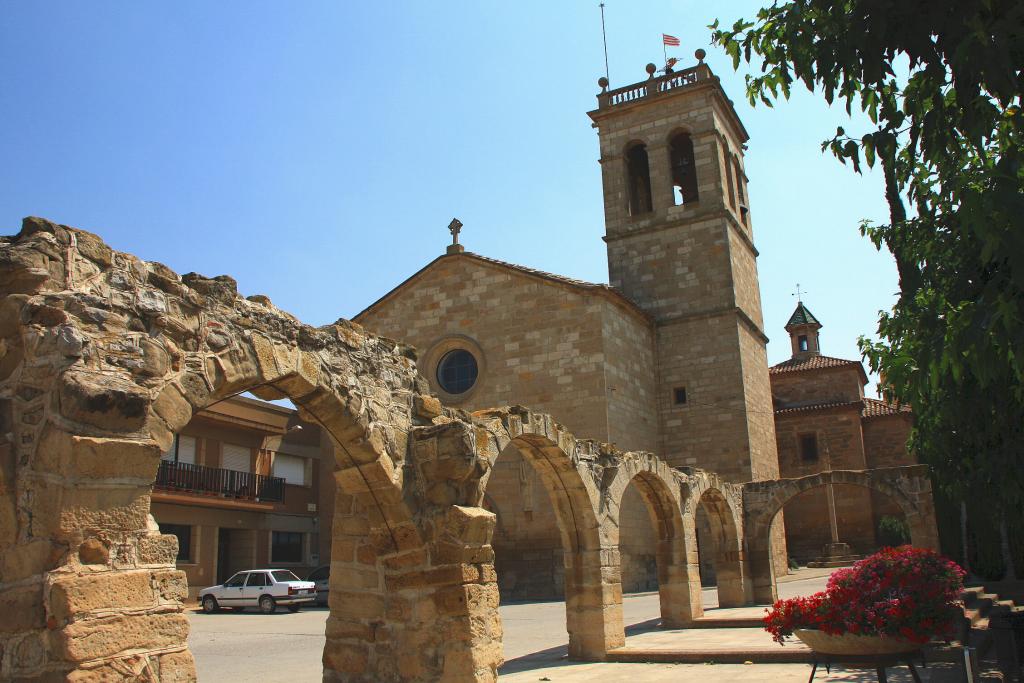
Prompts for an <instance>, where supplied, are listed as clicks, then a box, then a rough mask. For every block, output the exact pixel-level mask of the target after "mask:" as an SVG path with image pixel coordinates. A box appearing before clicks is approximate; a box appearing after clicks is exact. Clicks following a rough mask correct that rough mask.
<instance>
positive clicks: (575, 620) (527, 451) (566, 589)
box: [483, 433, 625, 659]
mask: <svg viewBox="0 0 1024 683" xmlns="http://www.w3.org/2000/svg"><path fill="white" fill-rule="evenodd" d="M552 436H557V435H552ZM503 463H505V464H503ZM525 468H528V469H525ZM484 486H485V488H484V493H483V495H484V502H485V503H486V501H487V500H488V499H490V501H491V503H490V504H491V505H492V506H494V507H495V508H496V510H495V514H496V515H497V516H498V519H497V525H498V526H499V527H501V528H502V529H503V530H504V531H503V532H502V533H501V534H496V535H495V537H494V540H493V541H492V542H493V543H497V545H495V546H494V551H495V569H496V572H497V574H498V577H497V580H498V585H499V587H501V586H503V585H504V586H505V593H506V595H512V596H513V597H514V596H515V595H516V591H520V594H526V595H528V594H529V591H533V592H535V593H537V594H541V595H549V596H551V597H559V594H561V596H564V599H565V612H566V630H567V631H568V634H569V656H570V657H573V658H579V659H600V658H603V656H604V653H605V652H607V650H608V649H609V648H613V647H619V646H621V645H622V644H624V643H625V635H624V630H623V626H622V603H621V587H620V585H619V584H618V583H617V582H613V581H612V580H611V578H610V576H609V569H608V563H609V561H610V558H609V556H608V553H607V552H603V548H602V540H601V535H600V529H599V526H598V521H597V515H596V512H595V510H594V503H593V501H594V500H596V494H595V491H594V490H593V487H591V488H590V489H588V486H587V484H586V482H585V481H584V479H583V477H582V476H581V474H580V472H579V471H578V470H577V469H576V465H575V464H574V462H573V460H572V458H570V457H569V455H567V454H566V453H565V451H563V450H562V449H561V448H560V447H559V445H558V443H557V438H555V439H552V438H548V436H542V435H539V434H530V433H523V434H521V435H519V436H517V437H516V438H514V439H512V440H511V441H510V442H508V443H507V445H505V447H504V448H502V449H501V450H500V451H499V452H498V453H497V455H496V456H495V457H494V458H493V460H492V462H491V470H490V472H489V473H488V474H487V475H486V477H485V480H484ZM524 505H525V506H528V507H530V508H531V509H530V510H529V511H530V512H535V513H536V515H533V514H531V515H529V517H530V519H529V521H527V515H526V512H527V510H525V509H523V508H522V507H517V506H524ZM553 530H554V531H555V532H557V544H558V546H557V547H555V545H554V544H555V542H556V541H555V538H553V535H552V531H553ZM531 541H534V542H541V543H542V544H543V546H544V547H543V548H540V552H538V553H536V557H535V558H534V559H535V560H539V561H536V562H532V563H531V562H528V561H523V560H522V557H521V556H522V555H524V554H525V555H528V556H530V557H534V555H533V554H532V553H533V551H534V549H533V548H531V547H529V546H528V545H526V544H527V543H529V542H531ZM559 562H560V563H561V566H560V567H559V566H556V565H557V563H559ZM531 564H532V565H533V566H531ZM503 572H504V573H506V577H503V576H502V573H503ZM508 573H511V574H514V576H512V577H511V578H509V577H508V576H507V574H508Z"/></svg>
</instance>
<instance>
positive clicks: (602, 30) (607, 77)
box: [598, 2, 612, 83]
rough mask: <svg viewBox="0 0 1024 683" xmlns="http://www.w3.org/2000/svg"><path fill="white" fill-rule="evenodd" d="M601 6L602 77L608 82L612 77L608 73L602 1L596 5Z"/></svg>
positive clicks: (606, 35)
mask: <svg viewBox="0 0 1024 683" xmlns="http://www.w3.org/2000/svg"><path fill="white" fill-rule="evenodd" d="M598 7H600V8H601V39H602V40H603V41H604V77H605V80H607V81H608V83H611V82H612V77H611V76H610V75H609V74H608V34H607V33H605V30H604V3H603V2H602V3H601V4H599V5H598Z"/></svg>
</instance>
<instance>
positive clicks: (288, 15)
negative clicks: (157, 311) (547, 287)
mask: <svg viewBox="0 0 1024 683" xmlns="http://www.w3.org/2000/svg"><path fill="white" fill-rule="evenodd" d="M606 4H607V8H606V15H607V23H608V48H609V53H610V62H611V68H610V71H611V80H612V86H613V87H616V86H621V85H626V84H628V83H632V82H635V81H639V80H643V78H645V77H646V74H645V73H644V65H645V64H646V63H647V62H649V61H658V60H660V58H661V42H660V34H661V33H662V32H666V33H670V34H673V35H676V36H678V37H679V38H680V39H681V40H682V47H680V48H677V49H675V50H674V51H671V52H670V54H674V55H676V56H678V57H680V58H682V60H683V63H684V64H687V65H688V64H690V63H692V62H693V58H692V55H693V51H694V50H695V49H696V48H699V47H703V48H705V49H706V50H707V51H708V58H707V62H708V63H709V64H710V65H711V67H712V69H713V70H714V71H715V72H716V73H717V74H718V75H719V76H721V78H722V80H723V85H724V87H725V89H726V91H727V93H728V94H729V96H730V97H731V98H732V99H733V100H734V101H735V102H736V107H737V111H738V112H739V115H740V117H741V118H742V119H743V121H744V123H745V125H746V127H747V129H748V131H749V132H750V135H751V141H750V143H749V151H748V153H747V160H746V168H747V173H748V175H749V177H750V203H751V215H752V217H753V226H754V236H755V242H756V244H757V246H758V248H759V250H760V252H761V257H760V260H759V269H760V276H761V295H762V300H763V305H764V314H765V325H766V331H767V333H768V336H769V337H770V338H771V339H772V341H771V343H770V344H769V361H770V362H772V363H775V362H779V361H781V360H785V359H786V358H787V357H788V356H789V344H788V338H787V337H786V335H785V332H784V331H783V329H782V326H783V325H784V324H785V322H786V319H787V318H788V316H789V314H790V313H791V312H792V309H793V308H794V306H795V298H794V297H793V296H791V293H792V292H793V290H794V286H795V283H797V282H799V283H801V286H802V288H803V290H804V291H805V292H807V294H806V295H805V297H804V301H805V303H806V304H807V305H808V306H809V307H810V309H811V310H812V311H813V312H814V313H815V315H816V316H817V317H818V318H819V319H820V320H821V321H822V322H823V323H824V325H825V328H824V329H823V330H822V344H823V350H824V352H825V353H826V354H828V355H834V356H839V357H844V358H858V357H859V355H858V352H857V348H856V338H857V336H858V335H860V334H870V333H873V332H874V330H875V327H876V320H877V312H878V310H879V309H882V308H888V307H890V306H891V305H892V302H893V300H894V293H895V292H896V290H897V281H896V274H895V267H894V266H893V263H892V259H891V258H890V257H889V256H888V254H886V253H881V254H880V253H878V252H876V251H875V249H874V247H873V246H871V244H870V243H869V242H868V241H867V240H866V239H864V238H862V237H860V235H859V233H858V231H857V227H858V224H859V221H860V220H861V219H865V218H866V219H872V220H876V221H884V220H885V218H886V210H885V204H884V200H883V196H882V183H881V178H880V174H878V173H874V174H868V175H867V176H866V177H858V176H856V175H855V174H853V172H852V171H851V170H849V169H848V168H846V167H844V166H842V165H840V164H839V162H837V161H835V160H834V159H833V158H832V157H831V156H828V155H823V154H822V153H821V151H820V146H819V143H820V142H821V141H822V140H824V139H825V138H827V137H828V136H829V135H830V134H831V133H832V132H833V131H834V130H835V127H836V125H844V126H846V127H847V128H850V127H851V126H850V123H849V121H848V120H847V118H846V115H845V112H844V111H842V110H841V109H840V108H833V109H831V110H830V109H829V108H827V107H826V106H825V105H824V103H823V102H821V101H820V100H819V99H818V98H816V97H813V96H810V95H807V94H805V93H803V92H798V93H795V96H794V97H793V99H792V100H791V101H790V102H788V103H784V104H781V105H779V106H778V107H777V108H775V109H769V108H766V107H763V106H758V107H756V108H751V107H750V106H749V105H748V104H747V103H746V99H745V97H744V95H743V79H742V75H741V74H736V73H734V72H733V70H732V68H731V64H730V63H729V62H728V60H727V59H726V57H725V56H724V54H722V53H721V52H720V51H719V50H718V49H716V48H712V47H711V46H710V45H709V35H710V31H709V30H708V29H707V28H706V26H707V24H709V23H711V22H712V21H713V20H714V19H715V18H716V17H718V18H721V19H722V20H723V22H728V23H731V22H732V21H733V20H734V19H736V18H738V17H740V16H750V15H753V14H754V12H756V9H757V7H758V6H759V5H760V3H759V2H748V1H746V0H731V1H726V2H720V3H715V4H714V5H713V7H712V6H710V5H709V4H708V3H706V2H697V1H695V0H685V1H675V2H667V1H662V2H656V1H652V2H627V1H626V0H608V1H607V3H606ZM603 71H604V61H603V54H602V48H601V25H600V14H599V10H598V7H597V3H596V2H550V1H548V2H542V1H530V0H526V1H521V2H517V3H498V2H489V1H488V2H473V3H470V2H457V3H449V2H433V3H426V2H389V3H355V2H289V3H283V2H281V3H267V2H252V1H246V2H217V3H212V2H189V1H182V0H180V1H178V2H175V3H155V2H153V3H149V2H147V3H135V2H127V1H124V2H91V3H84V2H70V1H69V2H34V3H13V2H8V3H5V4H4V5H3V8H2V9H0V107H2V109H0V111H2V113H3V125H2V126H0V162H2V163H0V234H13V233H15V232H17V230H18V228H19V225H20V220H21V218H22V217H23V216H27V215H40V216H45V217H47V218H50V219H52V220H56V221H59V222H62V223H67V224H70V225H73V226H76V227H80V228H84V229H86V230H91V231H94V232H97V233H98V234H100V235H101V236H102V237H103V238H104V239H105V240H106V241H107V242H108V243H109V244H110V245H111V246H113V247H114V248H116V249H120V250H123V251H129V252H132V253H134V254H137V255H139V256H141V257H143V258H146V259H150V260H157V261H160V262H162V263H165V264H167V265H168V266H170V267H171V268H173V269H175V270H176V271H178V272H179V273H186V272H189V271H196V272H200V273H203V274H205V275H211V276H212V275H218V274H222V273H226V274H230V275H232V276H233V277H235V278H236V279H237V280H238V282H239V289H240V290H241V291H242V293H243V294H246V295H249V294H256V293H262V294H266V295H268V296H270V297H271V299H273V300H274V302H275V303H276V304H277V305H279V306H281V307H282V308H284V309H286V310H289V311H291V312H292V313H294V314H296V315H298V316H299V317H300V318H301V319H303V320H304V321H306V322H309V323H313V324H324V323H327V322H331V321H333V320H335V319H337V318H339V317H350V316H352V315H354V314H355V313H357V312H358V311H360V310H361V309H362V308H364V307H365V306H366V305H367V304H369V303H371V302H372V301H374V300H375V299H377V298H378V297H379V296H381V295H382V294H384V293H385V292H386V291H388V290H389V289H390V288H391V287H393V286H394V285H396V284H398V283H399V282H401V281H402V280H403V279H404V278H405V277H407V276H408V275H410V274H411V273H413V272H415V271H416V270H418V269H419V268H420V267H422V266H423V265H424V264H425V263H427V262H428V261H429V260H431V259H433V258H434V257H435V256H437V255H439V254H441V253H442V252H443V250H444V248H445V246H446V244H447V243H448V242H449V240H450V236H449V234H448V231H447V229H446V226H447V225H448V222H449V221H450V220H451V218H452V217H453V216H458V217H459V218H460V219H461V220H462V221H463V223H464V224H465V228H464V230H463V236H462V237H463V239H462V241H463V242H464V243H465V244H466V246H467V248H468V249H469V250H471V251H475V252H477V253H480V254H484V255H487V256H491V257H494V258H499V259H503V260H507V261H512V262H515V263H521V264H523V265H528V266H531V267H534V268H540V269H543V270H548V271H552V272H556V273H561V274H564V275H568V276H571V277H575V278H580V279H585V280H592V281H601V282H606V281H607V277H608V272H607V262H606V257H605V249H604V243H603V242H602V241H601V235H602V234H603V230H604V228H603V226H604V218H603V208H602V199H601V181H600V169H599V167H598V164H597V157H598V146H597V136H596V133H595V131H594V130H593V129H592V128H591V127H590V120H589V119H588V118H587V116H586V112H587V111H588V110H589V109H593V108H594V107H595V105H596V100H595V98H594V96H595V94H596V93H597V91H598V87H597V85H596V81H597V78H598V77H599V76H601V75H602V74H603ZM853 129H854V130H855V129H856V123H855V124H854V125H853Z"/></svg>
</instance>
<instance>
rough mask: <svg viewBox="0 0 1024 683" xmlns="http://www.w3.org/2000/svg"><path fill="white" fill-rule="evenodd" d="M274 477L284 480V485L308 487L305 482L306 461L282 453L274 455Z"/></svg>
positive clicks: (307, 483)
mask: <svg viewBox="0 0 1024 683" xmlns="http://www.w3.org/2000/svg"><path fill="white" fill-rule="evenodd" d="M274 476H275V477H280V478H281V479H284V481H285V483H286V484H294V485H296V486H308V485H309V482H308V481H306V459H305V458H300V457H298V456H294V455H285V454H284V453H275V454H274Z"/></svg>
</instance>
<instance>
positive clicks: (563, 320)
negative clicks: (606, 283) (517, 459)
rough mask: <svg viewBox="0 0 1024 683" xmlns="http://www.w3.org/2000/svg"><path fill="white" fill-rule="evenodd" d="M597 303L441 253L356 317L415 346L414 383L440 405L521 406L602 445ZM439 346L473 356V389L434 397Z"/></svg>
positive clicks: (604, 413) (604, 414)
mask: <svg viewBox="0 0 1024 683" xmlns="http://www.w3.org/2000/svg"><path fill="white" fill-rule="evenodd" d="M604 305H605V304H604V302H603V301H601V300H600V299H598V298H596V297H589V296H581V295H580V294H578V293H576V292H574V291H572V290H571V289H569V288H568V287H565V286H559V285H552V284H549V283H547V282H542V281H539V280H537V279H535V278H530V277H528V276H523V275H517V274H514V273H512V272H511V271H509V270H508V269H505V268H501V267H498V266H494V265H490V264H486V263H483V262H481V261H479V260H475V259H472V258H470V257H464V256H449V257H446V258H443V259H441V260H440V261H438V262H437V263H435V264H434V265H433V266H432V267H430V268H428V269H427V270H426V271H425V272H423V273H422V274H421V275H420V276H419V277H418V278H417V279H416V280H415V282H414V283H412V284H411V286H405V287H403V288H401V289H400V290H399V291H397V292H395V293H394V294H393V295H392V296H391V297H390V298H389V299H388V300H387V301H386V302H384V303H383V304H380V305H377V306H374V307H372V308H371V309H369V310H368V311H366V312H364V313H363V314H361V315H360V316H359V317H357V320H358V321H359V322H360V323H361V324H363V325H365V326H366V327H367V329H370V330H373V331H374V332H376V333H378V334H382V335H386V336H389V337H392V338H394V339H401V340H403V341H405V342H407V343H409V344H412V345H414V346H416V348H418V349H419V350H420V367H421V372H422V373H423V376H424V377H425V379H426V380H427V381H428V382H430V384H431V387H432V388H433V389H434V391H435V392H436V393H437V394H438V395H439V396H440V397H441V398H442V400H443V401H444V402H445V403H446V404H448V405H453V406H458V407H460V408H465V409H468V410H476V409H481V408H489V407H492V406H499V405H506V404H509V403H514V402H522V403H527V404H529V405H531V406H536V407H537V408H538V409H541V410H545V411H548V412H550V413H551V414H552V415H555V416H556V417H557V418H558V420H559V421H560V422H562V423H564V424H565V425H567V426H568V427H569V428H570V429H572V430H573V431H574V432H575V433H577V434H585V435H587V436H589V437H592V438H596V439H604V440H607V439H608V417H607V409H606V402H607V394H606V388H605V377H604V363H605V362H606V356H605V353H604V351H603V348H602V310H603V308H604ZM446 341H451V342H452V343H454V344H458V345H461V346H463V347H464V348H467V349H468V350H469V351H471V352H473V353H474V354H475V355H479V356H480V358H478V359H477V360H478V364H479V365H480V375H479V379H478V380H477V385H476V386H474V387H473V388H472V389H471V390H470V391H469V392H467V393H466V394H464V395H461V396H449V395H446V394H444V392H442V391H440V387H439V386H438V384H437V378H436V377H435V376H434V372H435V370H436V365H437V362H438V361H439V360H440V358H441V356H442V355H443V353H444V351H446V350H447V349H448V347H447V346H445V345H444V344H445V342H446ZM466 342H468V344H467V343H466Z"/></svg>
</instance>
